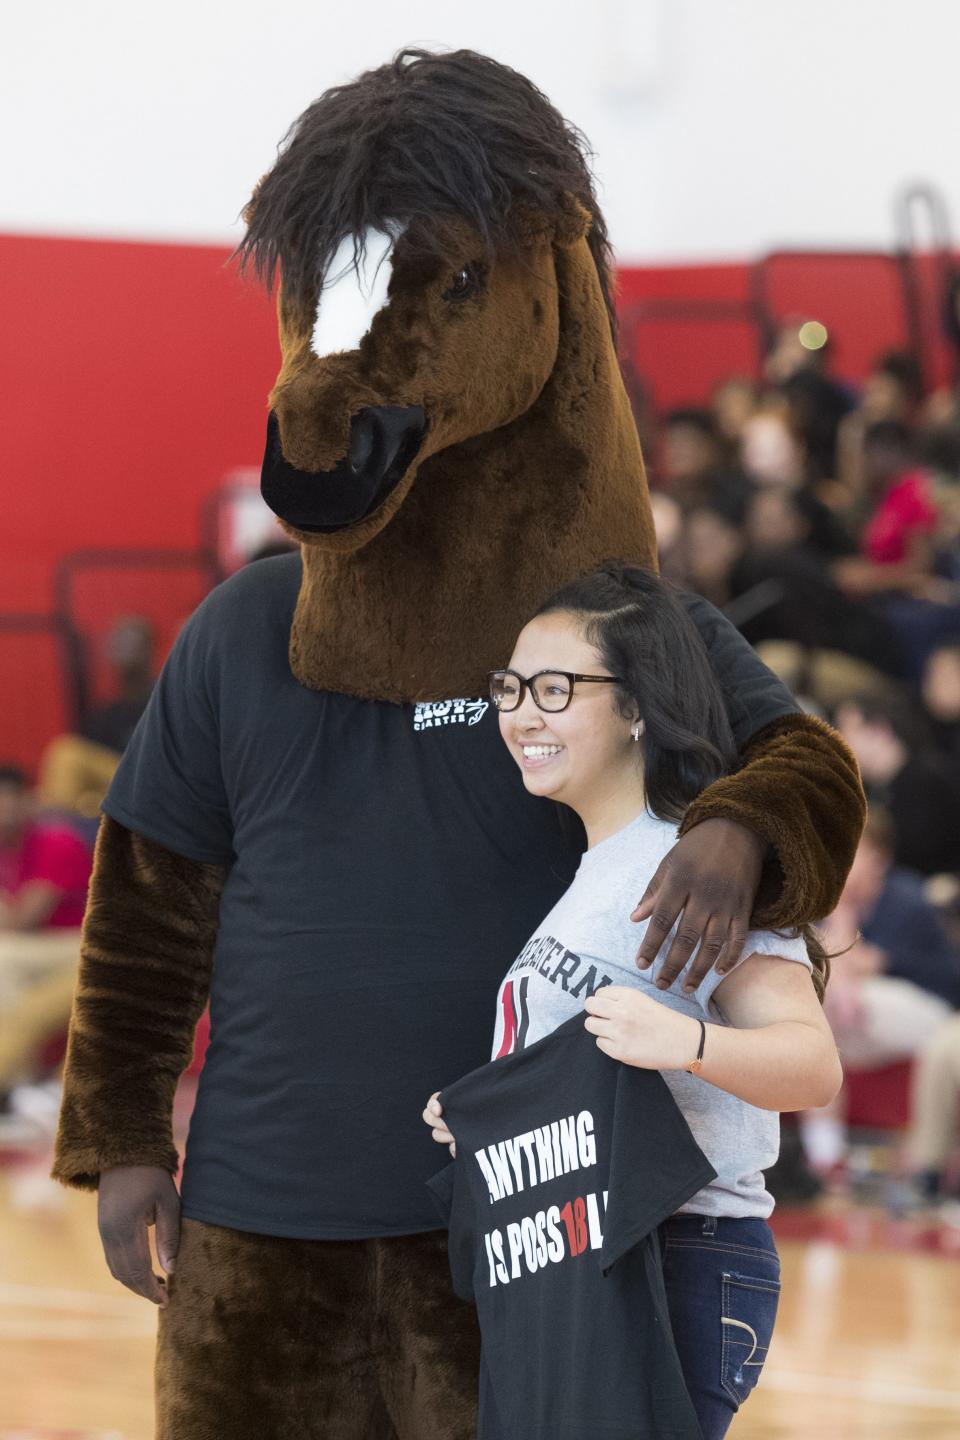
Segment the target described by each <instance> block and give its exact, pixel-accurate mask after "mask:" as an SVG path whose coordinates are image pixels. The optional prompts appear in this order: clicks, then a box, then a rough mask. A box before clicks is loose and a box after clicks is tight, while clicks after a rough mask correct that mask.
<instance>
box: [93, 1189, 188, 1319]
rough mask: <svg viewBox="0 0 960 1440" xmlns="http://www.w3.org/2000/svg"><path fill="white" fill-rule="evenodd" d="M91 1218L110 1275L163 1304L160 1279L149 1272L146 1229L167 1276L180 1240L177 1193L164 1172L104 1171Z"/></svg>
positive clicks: (171, 1269) (155, 1302)
mask: <svg viewBox="0 0 960 1440" xmlns="http://www.w3.org/2000/svg"><path fill="white" fill-rule="evenodd" d="M97 1222H98V1224H99V1227H100V1239H101V1240H102V1241H103V1253H104V1255H105V1256H106V1257H107V1265H108V1266H109V1268H110V1274H111V1275H112V1276H113V1277H114V1279H115V1280H119V1281H120V1284H121V1285H126V1287H127V1289H128V1290H132V1291H133V1293H134V1294H135V1295H142V1296H143V1297H144V1299H146V1300H152V1301H153V1303H154V1304H155V1305H160V1306H162V1307H165V1306H166V1303H167V1291H166V1282H165V1281H164V1280H163V1279H162V1278H161V1277H160V1276H158V1275H155V1274H154V1273H153V1265H152V1263H151V1260H150V1246H149V1244H148V1242H147V1227H148V1226H150V1225H155V1226H156V1227H157V1234H156V1240H157V1256H158V1258H159V1260H160V1264H161V1266H162V1267H163V1269H164V1270H165V1271H166V1272H167V1274H168V1275H170V1274H172V1272H173V1268H174V1263H175V1261H176V1257H177V1249H178V1246H179V1242H180V1196H179V1195H178V1193H177V1187H176V1185H174V1183H173V1176H172V1175H171V1174H170V1172H169V1170H163V1169H161V1168H160V1167H159V1166H157V1165H118V1166H117V1167H116V1168H115V1169H113V1170H104V1171H103V1172H102V1174H101V1176H100V1200H99V1209H98V1212H97Z"/></svg>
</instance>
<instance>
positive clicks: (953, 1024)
mask: <svg viewBox="0 0 960 1440" xmlns="http://www.w3.org/2000/svg"><path fill="white" fill-rule="evenodd" d="M958 1143H960V1015H951V1016H950V1018H949V1019H948V1020H945V1021H944V1022H943V1023H942V1024H941V1025H940V1026H939V1028H938V1029H937V1030H936V1031H934V1033H933V1034H932V1035H931V1036H929V1037H928V1039H927V1043H926V1045H925V1046H924V1048H923V1050H922V1052H921V1054H920V1056H919V1057H918V1060H917V1066H916V1069H915V1071H914V1075H913V1087H912V1095H911V1107H910V1133H909V1136H908V1140H907V1148H908V1155H909V1161H910V1166H911V1169H912V1172H913V1179H914V1183H915V1186H916V1189H917V1192H918V1199H919V1200H920V1201H921V1202H923V1201H934V1200H938V1199H943V1198H945V1197H946V1196H947V1194H948V1188H947V1175H948V1173H949V1170H950V1162H951V1159H952V1157H953V1155H954V1152H955V1151H956V1149H957V1146H958ZM953 1210H954V1214H956V1213H957V1211H956V1202H954V1205H953Z"/></svg>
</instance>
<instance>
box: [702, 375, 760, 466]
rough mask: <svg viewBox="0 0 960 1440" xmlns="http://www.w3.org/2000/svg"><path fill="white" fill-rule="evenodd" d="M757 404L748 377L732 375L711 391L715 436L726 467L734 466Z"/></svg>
mask: <svg viewBox="0 0 960 1440" xmlns="http://www.w3.org/2000/svg"><path fill="white" fill-rule="evenodd" d="M759 401H760V392H759V389H758V387H757V383H756V381H755V380H751V379H750V377H749V376H747V375H731V377H730V379H729V380H724V381H723V382H722V384H720V385H718V386H717V387H716V389H715V390H714V392H713V396H712V398H711V401H710V408H711V411H712V412H713V422H714V428H715V433H716V434H717V436H718V438H719V440H720V443H721V445H722V446H723V449H724V451H725V453H724V456H723V460H724V463H725V464H729V465H735V464H736V463H737V461H738V458H739V455H740V437H741V436H742V435H743V430H744V426H745V425H746V423H747V421H748V420H749V419H750V418H751V416H752V415H753V413H754V411H755V410H756V408H757V405H758V404H759Z"/></svg>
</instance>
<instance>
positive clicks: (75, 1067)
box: [53, 817, 224, 1190]
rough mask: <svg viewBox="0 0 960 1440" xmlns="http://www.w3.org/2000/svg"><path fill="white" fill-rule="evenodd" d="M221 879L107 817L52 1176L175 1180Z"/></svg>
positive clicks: (93, 1181)
mask: <svg viewBox="0 0 960 1440" xmlns="http://www.w3.org/2000/svg"><path fill="white" fill-rule="evenodd" d="M223 876H224V872H223V871H222V870H220V869H219V868H218V867H217V866H214V865H200V864H198V863H196V862H195V861H193V860H187V859H184V857H183V856H181V855H173V854H171V853H170V851H169V850H165V849H163V847H162V846H160V845H156V844H154V843H153V841H151V840H145V839H144V838H143V837H142V836H140V835H134V834H133V833H132V832H131V831H129V830H126V829H125V828H124V827H123V826H122V825H118V824H117V822H116V821H115V820H111V819H109V818H108V817H105V818H104V820H103V822H102V824H101V826H100V834H99V836H98V839H97V853H96V858H95V862H94V871H93V879H92V880H91V882H90V898H89V901H88V904H87V914H86V919H85V921H84V928H83V942H82V947H81V960H80V973H79V976H78V979H77V989H76V994H75V997H74V1002H73V1014H72V1016H71V1020H70V1039H69V1044H68V1048H67V1060H66V1067H65V1070H64V1091H63V1106H62V1109H61V1113H60V1129H59V1134H58V1136H57V1149H56V1157H55V1163H54V1168H53V1176H54V1179H56V1180H62V1181H63V1182H64V1183H65V1184H68V1185H75V1186H77V1187H78V1188H81V1189H87V1190H92V1189H96V1187H97V1183H98V1180H99V1175H100V1171H101V1170H106V1169H108V1168H110V1167H111V1166H114V1165H160V1166H162V1167H163V1168H164V1169H167V1170H170V1171H171V1172H175V1171H176V1169H177V1165H178V1159H177V1152H176V1150H175V1148H174V1145H173V1139H172V1135H171V1126H170V1115H171V1108H172V1104H173V1092H174V1090H175V1089H176V1084H177V1079H178V1077H179V1076H180V1074H181V1072H182V1071H183V1070H184V1068H185V1067H186V1066H187V1065H188V1064H189V1062H190V1057H191V1054H192V1052H193V1033H194V1030H195V1029H196V1024H197V1021H198V1019H199V1018H200V1015H201V1014H202V1012H203V1007H204V1005H205V1004H206V1002H207V994H208V991H209V988H210V971H211V965H212V959H213V946H214V940H215V938H216V928H217V912H218V902H219V896H220V890H221V887H222V884H223Z"/></svg>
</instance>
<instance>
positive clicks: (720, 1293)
mask: <svg viewBox="0 0 960 1440" xmlns="http://www.w3.org/2000/svg"><path fill="white" fill-rule="evenodd" d="M659 1234H660V1253H661V1255H662V1257H663V1281H664V1286H665V1289H666V1293H667V1307H668V1309H669V1312H670V1323H671V1326H672V1327H673V1336H674V1340H675V1342H676V1346H677V1354H678V1355H679V1357H680V1366H681V1369H682V1370H683V1377H684V1379H685V1380H686V1382H687V1389H688V1390H689V1392H690V1399H691V1400H692V1401H693V1408H694V1409H695V1410H696V1412H697V1419H698V1420H699V1422H700V1429H701V1430H702V1431H703V1440H722V1437H723V1436H724V1435H726V1433H727V1430H728V1429H729V1426H730V1422H731V1421H732V1419H733V1417H734V1415H735V1414H736V1413H737V1411H738V1410H739V1408H740V1406H741V1405H742V1404H743V1402H744V1400H746V1398H747V1396H748V1395H749V1394H750V1391H751V1390H752V1389H753V1387H754V1385H756V1383H757V1380H758V1379H759V1378H760V1371H761V1370H762V1368H763V1362H764V1361H765V1360H766V1358H767V1347H768V1346H769V1344H770V1337H771V1335H772V1334H773V1324H774V1321H775V1320H776V1318H777V1302H778V1301H779V1299H780V1259H779V1256H778V1255H777V1247H776V1245H775V1244H774V1242H773V1235H772V1234H771V1231H770V1226H769V1225H768V1224H767V1222H766V1220H757V1219H746V1220H729V1219H725V1218H722V1217H721V1218H715V1217H713V1216H707V1215H673V1216H671V1218H670V1219H669V1220H665V1221H664V1223H663V1224H662V1225H661V1226H660V1231H659Z"/></svg>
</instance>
